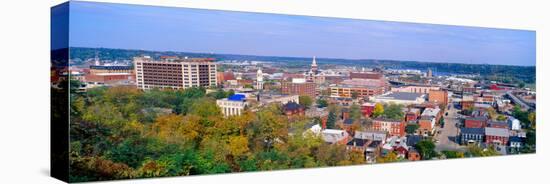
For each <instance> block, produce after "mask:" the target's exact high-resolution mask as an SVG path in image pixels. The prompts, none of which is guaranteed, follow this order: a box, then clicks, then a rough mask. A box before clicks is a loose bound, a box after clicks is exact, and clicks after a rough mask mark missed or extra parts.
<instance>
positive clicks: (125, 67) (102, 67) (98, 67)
mask: <svg viewBox="0 0 550 184" xmlns="http://www.w3.org/2000/svg"><path fill="white" fill-rule="evenodd" d="M90 69H96V70H133V69H134V67H133V66H129V65H108V66H106V65H91V66H90Z"/></svg>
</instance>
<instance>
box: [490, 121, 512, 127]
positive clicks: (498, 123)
mask: <svg viewBox="0 0 550 184" xmlns="http://www.w3.org/2000/svg"><path fill="white" fill-rule="evenodd" d="M487 124H488V125H489V127H495V126H504V127H508V123H507V122H506V121H489V123H487Z"/></svg>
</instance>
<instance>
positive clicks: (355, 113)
mask: <svg viewBox="0 0 550 184" xmlns="http://www.w3.org/2000/svg"><path fill="white" fill-rule="evenodd" d="M349 115H350V118H351V119H353V120H355V121H358V120H359V119H361V117H363V114H361V107H359V105H357V104H353V105H351V107H350V112H349Z"/></svg>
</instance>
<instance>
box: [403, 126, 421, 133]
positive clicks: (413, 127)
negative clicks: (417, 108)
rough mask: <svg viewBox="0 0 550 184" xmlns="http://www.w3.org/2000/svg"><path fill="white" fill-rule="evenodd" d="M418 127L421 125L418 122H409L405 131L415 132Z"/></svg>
mask: <svg viewBox="0 0 550 184" xmlns="http://www.w3.org/2000/svg"><path fill="white" fill-rule="evenodd" d="M418 127H420V126H419V125H418V124H408V125H407V126H406V127H405V132H407V134H414V133H415V132H416V130H417V129H418Z"/></svg>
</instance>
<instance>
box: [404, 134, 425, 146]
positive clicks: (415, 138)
mask: <svg viewBox="0 0 550 184" xmlns="http://www.w3.org/2000/svg"><path fill="white" fill-rule="evenodd" d="M421 140H422V136H420V135H408V136H407V145H409V146H414V145H416V143H418V142H420V141H421Z"/></svg>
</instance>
